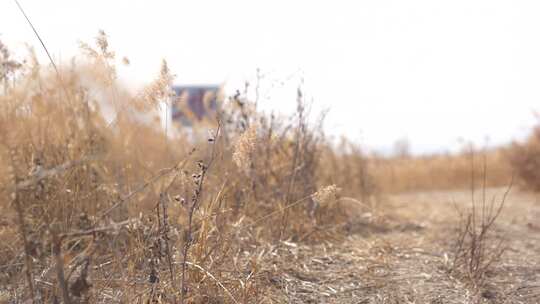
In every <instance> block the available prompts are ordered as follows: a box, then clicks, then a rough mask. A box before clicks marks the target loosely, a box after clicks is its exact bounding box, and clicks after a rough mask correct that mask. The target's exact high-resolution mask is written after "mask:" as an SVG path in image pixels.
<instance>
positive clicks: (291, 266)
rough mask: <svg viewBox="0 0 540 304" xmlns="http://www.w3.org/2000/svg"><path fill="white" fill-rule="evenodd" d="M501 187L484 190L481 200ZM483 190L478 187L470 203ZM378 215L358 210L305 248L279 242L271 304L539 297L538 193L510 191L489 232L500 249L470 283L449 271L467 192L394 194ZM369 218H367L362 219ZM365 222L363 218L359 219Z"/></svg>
mask: <svg viewBox="0 0 540 304" xmlns="http://www.w3.org/2000/svg"><path fill="white" fill-rule="evenodd" d="M505 190H506V189H489V190H487V191H486V193H485V197H486V199H487V201H490V200H491V199H492V198H495V200H496V201H497V200H500V199H501V198H502V196H503V194H504V192H505ZM482 195H483V193H482V192H481V191H480V192H477V193H476V196H475V201H476V202H478V203H479V202H481V200H482ZM385 201H386V203H385V207H384V209H385V210H389V211H387V212H386V213H385V216H383V217H377V216H376V215H373V214H369V213H361V212H359V213H358V215H357V216H358V223H360V224H358V223H356V224H354V223H353V224H351V229H350V235H349V236H347V237H346V239H345V240H344V241H342V242H333V243H325V244H318V245H315V246H304V245H298V244H296V243H289V242H285V243H284V245H283V246H282V247H281V248H280V249H278V250H277V251H276V255H278V256H279V259H276V263H277V264H280V265H276V267H278V268H282V269H287V271H286V272H285V273H284V274H282V275H281V276H277V277H272V278H271V279H270V282H271V283H272V284H273V288H272V292H271V293H270V295H269V297H268V298H267V300H268V301H269V302H274V303H283V302H289V303H440V304H443V303H540V197H539V196H537V195H533V194H530V193H524V192H519V191H518V190H512V191H511V192H510V194H509V196H508V198H507V200H506V205H505V208H504V209H503V212H502V214H501V216H500V218H499V219H498V220H497V222H496V224H495V226H494V229H495V230H494V231H495V233H494V234H495V237H496V238H497V239H499V240H502V241H503V244H504V246H505V248H506V250H505V252H504V254H503V255H502V257H501V260H500V261H498V262H497V263H495V264H494V265H493V267H492V269H491V271H489V272H488V273H487V274H486V277H487V279H486V283H485V284H484V285H483V286H482V287H481V288H477V289H474V288H471V287H470V286H469V285H467V282H465V281H464V280H460V279H459V278H457V277H456V276H454V275H451V274H450V273H449V271H448V269H449V268H450V265H451V263H452V252H453V251H452V249H453V248H455V243H456V234H457V228H458V226H459V224H458V223H459V216H458V212H457V211H456V208H457V209H458V210H466V208H468V207H470V205H471V201H472V199H471V192H470V191H461V192H459V191H453V192H448V191H446V192H425V193H414V194H401V195H393V196H390V197H387V198H386V199H385ZM369 217H372V218H375V217H376V219H372V220H371V221H370V223H369V224H365V221H364V220H362V219H363V218H369ZM362 223H364V224H362Z"/></svg>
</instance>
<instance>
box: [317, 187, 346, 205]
mask: <svg viewBox="0 0 540 304" xmlns="http://www.w3.org/2000/svg"><path fill="white" fill-rule="evenodd" d="M339 191H341V189H340V188H338V187H337V186H336V185H329V186H326V187H324V188H322V189H319V191H317V192H315V193H314V194H313V195H312V196H311V197H312V198H313V200H314V201H316V202H317V203H319V205H321V206H322V205H325V204H328V203H331V202H332V201H334V200H336V198H337V196H338V194H339Z"/></svg>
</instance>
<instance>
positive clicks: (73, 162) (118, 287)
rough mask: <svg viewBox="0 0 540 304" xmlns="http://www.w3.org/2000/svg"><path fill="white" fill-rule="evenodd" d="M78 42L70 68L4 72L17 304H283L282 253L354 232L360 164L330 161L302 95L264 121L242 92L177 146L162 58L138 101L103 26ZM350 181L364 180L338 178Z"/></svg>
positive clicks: (7, 264)
mask: <svg viewBox="0 0 540 304" xmlns="http://www.w3.org/2000/svg"><path fill="white" fill-rule="evenodd" d="M81 48H82V53H83V56H82V57H81V58H79V59H78V60H77V61H75V62H74V63H73V65H71V66H65V67H58V73H57V72H54V71H51V69H50V68H48V67H47V66H43V65H40V64H39V63H37V61H36V60H35V59H33V60H29V61H28V62H27V63H25V64H24V65H20V66H15V65H10V66H13V67H16V69H12V70H10V71H9V73H5V74H3V77H4V78H3V79H9V81H7V80H6V81H5V83H4V94H2V95H0V104H1V105H0V128H1V129H2V132H1V134H2V136H1V137H0V147H1V150H0V152H1V153H2V157H1V164H0V170H1V171H2V174H1V177H2V184H1V185H2V187H1V190H2V196H1V199H0V208H1V209H2V210H4V212H2V214H1V215H0V244H1V245H0V251H1V252H2V254H1V257H0V268H1V269H2V271H1V274H0V282H1V284H0V286H2V287H0V294H2V295H7V298H9V301H8V302H9V303H22V302H25V303H26V302H29V303H49V302H52V303H54V302H56V303H57V302H63V303H259V302H261V301H266V302H272V301H273V300H272V297H271V296H268V295H267V292H266V291H267V290H268V288H269V283H271V282H272V281H273V280H274V278H275V277H276V276H279V275H280V273H281V272H282V269H279V268H276V267H275V266H273V263H272V261H273V260H274V256H275V254H276V253H277V252H278V251H277V250H279V248H280V247H281V246H283V244H284V243H287V242H303V243H310V242H320V241H322V240H328V239H335V238H336V235H338V234H336V231H344V230H345V229H346V226H347V225H346V224H347V222H348V220H349V216H348V215H347V214H346V212H345V210H344V208H343V207H342V205H343V204H345V203H343V202H342V200H341V196H340V193H339V189H338V187H339V188H342V189H343V192H344V193H346V194H347V195H348V196H351V197H356V198H358V201H359V202H360V201H361V199H362V198H365V199H369V196H371V195H372V193H371V192H366V191H365V187H364V188H361V189H357V188H356V184H357V181H356V180H359V181H361V180H363V179H364V178H365V177H363V176H357V174H361V175H365V174H366V173H365V172H364V171H362V172H360V173H356V172H353V173H351V172H348V170H346V168H345V167H343V168H335V167H333V166H331V165H329V164H326V163H324V162H323V161H322V159H323V158H322V155H323V153H324V154H325V155H330V154H331V152H329V151H330V150H329V148H327V145H326V143H325V141H324V136H323V134H322V132H321V128H320V123H319V122H315V123H313V122H310V121H309V116H308V113H307V112H306V110H305V108H304V106H303V97H302V94H301V92H300V91H299V93H298V96H297V103H298V110H297V113H296V114H295V115H294V116H293V117H290V118H276V117H266V116H261V115H259V114H258V113H257V112H256V111H255V110H254V107H253V106H252V103H250V102H249V100H247V99H246V98H245V97H243V96H242V95H236V96H234V97H231V98H230V99H228V100H224V101H223V104H222V107H221V110H220V112H219V113H218V114H219V115H218V117H216V119H215V122H214V123H213V124H210V125H209V124H207V123H206V124H204V125H200V126H196V127H195V128H199V129H198V130H196V131H197V132H194V133H192V134H185V135H183V133H184V132H182V130H181V131H180V132H179V133H180V134H179V135H178V136H177V137H176V138H175V139H174V140H170V139H168V138H167V136H166V135H165V134H164V133H163V132H162V131H161V129H160V127H159V121H157V120H156V111H155V110H154V109H155V108H156V107H157V106H159V103H160V102H162V101H163V100H164V98H166V97H167V96H168V94H169V91H168V88H169V86H170V84H171V81H172V77H171V76H170V72H169V71H168V68H167V66H166V63H164V64H163V66H162V69H161V72H160V74H159V77H158V78H157V80H156V81H155V82H154V83H152V84H150V85H149V86H148V87H147V88H145V89H144V90H143V91H142V92H140V93H139V94H135V95H132V94H130V93H129V92H127V91H125V90H123V89H122V86H121V85H119V84H118V82H117V80H116V69H115V61H116V57H115V54H114V52H112V51H111V50H110V49H109V43H108V41H107V37H106V35H105V33H103V32H100V34H99V35H98V37H97V39H96V44H95V46H93V45H90V44H82V45H81ZM32 58H33V57H32ZM103 113H107V114H109V116H111V114H112V118H111V117H109V118H108V119H105V117H104V116H103ZM208 130H209V132H208ZM186 133H190V132H186ZM199 134H205V136H200V135H199ZM208 134H209V135H208ZM331 155H332V157H334V158H335V159H336V161H338V162H347V161H349V159H351V158H353V157H354V159H355V161H360V160H361V159H362V156H361V154H354V153H351V154H349V155H348V156H347V157H345V158H343V157H342V156H338V155H336V154H331ZM345 173H347V174H349V175H350V174H352V175H350V176H351V177H352V178H353V181H348V180H337V179H335V178H334V179H332V178H330V177H332V176H333V177H339V176H342V175H343V174H345ZM330 180H331V181H332V182H331V183H330ZM334 184H337V186H333V185H334Z"/></svg>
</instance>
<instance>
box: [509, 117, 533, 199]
mask: <svg viewBox="0 0 540 304" xmlns="http://www.w3.org/2000/svg"><path fill="white" fill-rule="evenodd" d="M507 154H508V159H509V161H510V163H511V165H512V167H513V168H514V170H515V171H516V173H517V175H518V177H519V178H520V184H521V185H522V186H523V187H524V188H526V189H529V190H532V191H535V192H538V191H540V170H539V169H540V127H538V126H537V127H535V128H534V129H533V130H532V132H531V135H529V137H528V138H527V139H526V141H525V142H523V143H519V142H515V143H514V144H512V146H511V147H510V149H508V153H507Z"/></svg>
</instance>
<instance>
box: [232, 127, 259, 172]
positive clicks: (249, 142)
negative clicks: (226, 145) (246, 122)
mask: <svg viewBox="0 0 540 304" xmlns="http://www.w3.org/2000/svg"><path fill="white" fill-rule="evenodd" d="M256 146H257V128H256V127H255V126H251V127H250V128H249V129H247V130H246V131H245V132H244V133H242V135H240V137H239V138H238V140H237V141H236V143H235V145H234V152H233V156H232V157H233V161H234V163H235V164H236V165H237V166H238V168H240V169H242V170H244V171H247V170H248V169H249V163H250V161H251V155H252V154H253V152H254V151H255V148H256Z"/></svg>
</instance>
